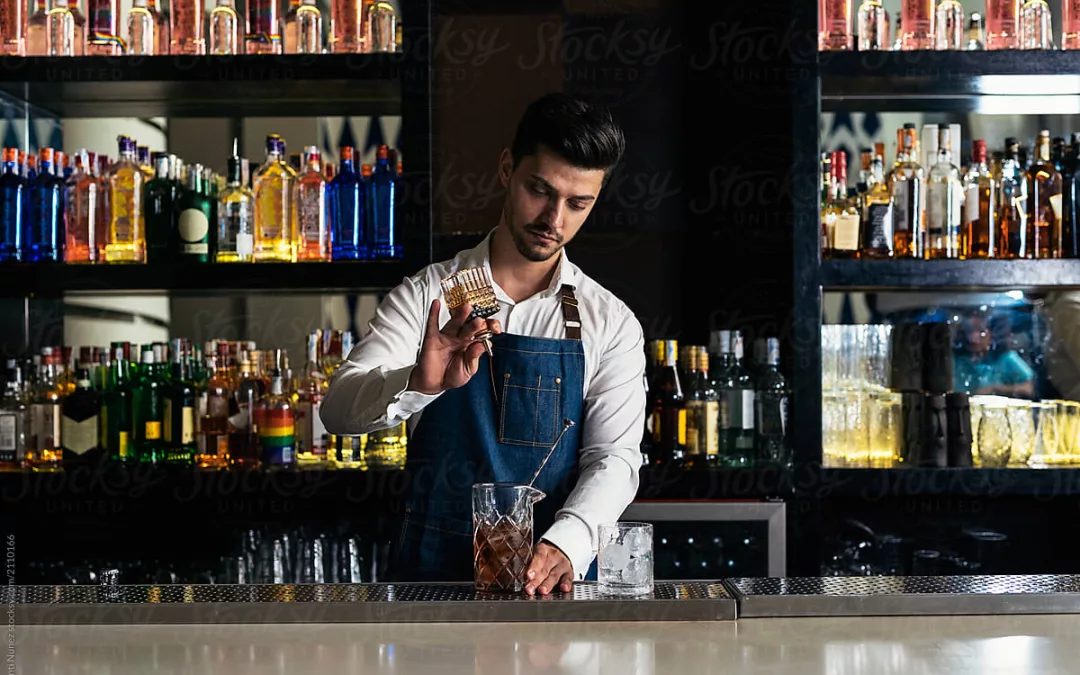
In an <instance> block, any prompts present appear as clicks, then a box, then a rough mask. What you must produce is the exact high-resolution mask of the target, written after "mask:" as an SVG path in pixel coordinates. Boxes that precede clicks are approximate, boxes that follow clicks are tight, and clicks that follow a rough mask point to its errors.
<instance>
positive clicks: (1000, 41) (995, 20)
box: [986, 0, 1020, 49]
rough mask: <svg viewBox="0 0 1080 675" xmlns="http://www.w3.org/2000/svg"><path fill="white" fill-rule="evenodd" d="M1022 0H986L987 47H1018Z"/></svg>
mask: <svg viewBox="0 0 1080 675" xmlns="http://www.w3.org/2000/svg"><path fill="white" fill-rule="evenodd" d="M1019 19H1020V0H986V48H987V49H1016V48H1017V46H1018V40H1017V37H1018V31H1019V29H1020V27H1019V25H1018V21H1019Z"/></svg>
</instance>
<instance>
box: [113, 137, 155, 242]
mask: <svg viewBox="0 0 1080 675" xmlns="http://www.w3.org/2000/svg"><path fill="white" fill-rule="evenodd" d="M117 144H118V145H119V149H120V158H119V159H117V160H116V162H115V163H114V164H113V165H112V166H110V167H109V170H108V171H107V172H106V174H105V182H106V185H107V189H106V191H105V212H106V217H107V219H108V232H107V233H106V241H105V261H106V262H110V263H132V262H134V263H142V262H146V236H145V234H144V232H145V221H144V219H143V202H142V200H143V196H144V195H143V183H144V180H145V176H144V175H143V172H142V169H140V168H139V165H138V164H136V163H135V141H134V140H132V139H131V138H130V137H129V136H120V137H119V138H118V139H117Z"/></svg>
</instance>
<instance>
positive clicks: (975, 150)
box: [961, 140, 998, 258]
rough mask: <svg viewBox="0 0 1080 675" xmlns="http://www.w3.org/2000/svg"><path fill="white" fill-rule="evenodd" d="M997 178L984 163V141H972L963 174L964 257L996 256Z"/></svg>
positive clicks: (962, 246)
mask: <svg viewBox="0 0 1080 675" xmlns="http://www.w3.org/2000/svg"><path fill="white" fill-rule="evenodd" d="M997 239H998V182H997V179H996V178H995V177H994V175H993V174H992V173H991V172H990V169H989V167H988V166H987V163H986V141H982V140H978V141H975V142H974V143H973V144H972V149H971V167H970V168H969V169H968V171H967V173H966V174H965V176H964V226H963V229H962V230H961V249H962V250H963V254H964V255H963V257H965V258H996V257H997V256H998V241H997Z"/></svg>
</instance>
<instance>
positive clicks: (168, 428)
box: [163, 398, 173, 447]
mask: <svg viewBox="0 0 1080 675" xmlns="http://www.w3.org/2000/svg"><path fill="white" fill-rule="evenodd" d="M163 426H164V434H165V444H166V445H168V446H170V447H171V446H172V442H173V432H172V427H173V411H172V399H171V398H167V399H165V424H164V425H163Z"/></svg>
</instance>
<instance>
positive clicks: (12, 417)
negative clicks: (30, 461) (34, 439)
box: [0, 359, 30, 471]
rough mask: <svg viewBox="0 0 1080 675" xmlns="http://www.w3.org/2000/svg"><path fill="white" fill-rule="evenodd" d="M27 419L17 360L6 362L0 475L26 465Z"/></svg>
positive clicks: (1, 404) (0, 414) (1, 400)
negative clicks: (1, 472)
mask: <svg viewBox="0 0 1080 675" xmlns="http://www.w3.org/2000/svg"><path fill="white" fill-rule="evenodd" d="M29 416H30V410H29V408H28V407H27V405H26V391H25V389H24V386H23V377H22V368H20V367H19V362H18V361H17V360H15V359H8V360H7V374H6V376H5V378H4V395H3V397H2V398H0V471H17V470H19V469H20V468H22V465H23V462H24V461H26V429H27V426H28V424H29Z"/></svg>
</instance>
